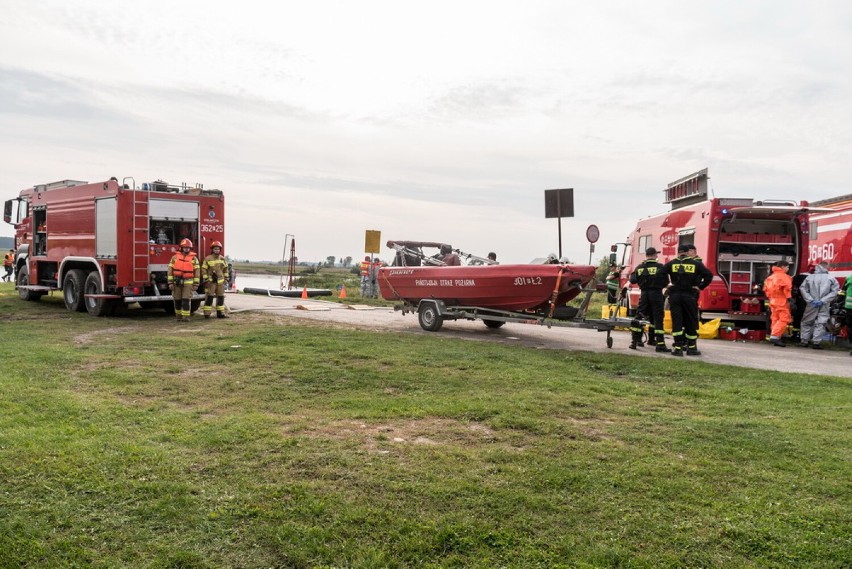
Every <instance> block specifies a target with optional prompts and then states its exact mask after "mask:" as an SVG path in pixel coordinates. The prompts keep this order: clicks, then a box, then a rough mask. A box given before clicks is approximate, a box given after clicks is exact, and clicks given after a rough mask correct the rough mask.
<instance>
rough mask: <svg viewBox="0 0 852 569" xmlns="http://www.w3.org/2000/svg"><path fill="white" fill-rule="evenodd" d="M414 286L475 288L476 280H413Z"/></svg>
mask: <svg viewBox="0 0 852 569" xmlns="http://www.w3.org/2000/svg"><path fill="white" fill-rule="evenodd" d="M414 285H415V286H476V279H414Z"/></svg>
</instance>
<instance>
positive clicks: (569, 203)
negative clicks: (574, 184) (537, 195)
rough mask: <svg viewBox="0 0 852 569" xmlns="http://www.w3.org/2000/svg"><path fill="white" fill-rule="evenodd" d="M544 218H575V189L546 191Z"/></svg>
mask: <svg viewBox="0 0 852 569" xmlns="http://www.w3.org/2000/svg"><path fill="white" fill-rule="evenodd" d="M544 217H545V218H550V217H574V188H566V189H564V190H544Z"/></svg>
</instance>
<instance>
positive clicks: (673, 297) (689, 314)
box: [663, 244, 713, 356]
mask: <svg viewBox="0 0 852 569" xmlns="http://www.w3.org/2000/svg"><path fill="white" fill-rule="evenodd" d="M677 251H678V256H677V257H676V258H674V259H672V260H671V261H669V262H668V263H666V264H665V266H664V267H663V273H664V274H665V275H666V276H667V277H668V278H669V280H670V281H671V285H669V286H668V288H667V289H666V290H667V291H668V294H669V306H670V307H671V311H672V343H673V344H674V346H673V347H672V355H673V356H683V354H684V352H685V353H686V355H688V356H700V355H701V352H699V351H698V296H697V294H696V293H697V292H699V291H702V290H704V289H705V288H707V286H708V285H709V284H710V281H712V280H713V273H712V272H710V269H708V268H707V267H705V266H704V263H702V262H701V261H696V260H695V259H694V258H692V257H690V256H689V254H688V253H689V245H686V244H682V245H680V246H679V247H678V248H677Z"/></svg>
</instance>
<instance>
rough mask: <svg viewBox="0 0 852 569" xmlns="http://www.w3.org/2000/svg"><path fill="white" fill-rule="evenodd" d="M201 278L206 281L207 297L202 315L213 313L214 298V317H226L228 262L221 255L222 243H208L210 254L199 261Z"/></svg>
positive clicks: (207, 315) (208, 316) (206, 316)
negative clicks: (214, 301)
mask: <svg viewBox="0 0 852 569" xmlns="http://www.w3.org/2000/svg"><path fill="white" fill-rule="evenodd" d="M201 280H202V281H205V282H206V283H207V285H206V292H207V298H205V299H204V309H203V310H204V317H205V318H210V316H212V313H213V300H214V299H215V300H216V318H228V315H227V314H225V283H227V282H228V280H229V276H228V262H227V261H226V260H225V258H224V257H223V256H222V243H221V242H220V241H214V242H213V243H211V244H210V254H209V255H207V256H206V257H204V261H203V262H202V263H201Z"/></svg>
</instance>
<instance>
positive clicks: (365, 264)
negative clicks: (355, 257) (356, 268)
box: [361, 261, 370, 277]
mask: <svg viewBox="0 0 852 569" xmlns="http://www.w3.org/2000/svg"><path fill="white" fill-rule="evenodd" d="M369 275H370V262H369V261H361V276H362V277H366V276H369Z"/></svg>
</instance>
